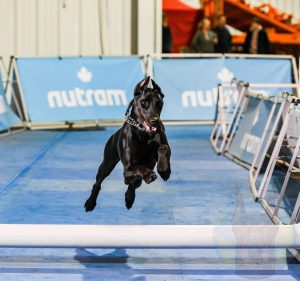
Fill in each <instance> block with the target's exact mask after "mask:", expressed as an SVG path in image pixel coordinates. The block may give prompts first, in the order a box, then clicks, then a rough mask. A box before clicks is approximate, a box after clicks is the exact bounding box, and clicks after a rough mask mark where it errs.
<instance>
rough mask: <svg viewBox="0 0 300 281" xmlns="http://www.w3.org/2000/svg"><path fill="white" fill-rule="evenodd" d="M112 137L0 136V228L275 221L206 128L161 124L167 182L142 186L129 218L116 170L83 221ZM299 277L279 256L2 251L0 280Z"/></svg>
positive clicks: (290, 263) (215, 252)
mask: <svg viewBox="0 0 300 281" xmlns="http://www.w3.org/2000/svg"><path fill="white" fill-rule="evenodd" d="M115 130H116V128H108V129H107V130H105V131H80V132H75V131H73V132H69V131H68V132H63V131H26V132H22V133H19V134H16V135H13V136H10V137H4V138H1V139H0V155H1V160H0V163H1V167H2V168H1V170H0V223H38V224H42V223H65V224H271V221H270V220H269V218H268V216H267V215H266V214H265V212H264V210H263V209H262V207H261V206H260V205H259V204H257V203H254V202H253V199H252V195H251V193H250V189H249V186H248V178H247V171H246V170H245V169H243V168H241V167H240V166H238V165H236V164H234V163H232V162H231V161H229V160H228V159H226V158H224V157H219V156H216V155H215V153H214V152H213V150H212V149H211V147H210V144H209V134H210V131H211V127H198V126H189V127H187V126H185V127H183V126H176V127H167V134H168V137H169V141H170V145H171V147H172V160H171V161H172V176H171V179H170V181H168V182H164V181H163V180H161V179H158V180H156V181H155V182H154V183H152V184H150V185H147V184H143V185H142V186H141V187H140V188H139V189H138V190H137V196H136V201H135V204H134V206H133V208H132V209H131V210H129V211H128V210H127V209H126V207H125V203H124V193H125V191H126V186H125V185H124V183H123V178H122V166H121V165H118V166H117V167H116V168H115V170H114V171H113V173H112V174H111V175H110V176H109V177H108V178H107V179H106V180H105V181H104V182H103V185H102V190H101V193H100V196H99V199H98V205H97V207H96V209H95V210H94V211H93V212H92V213H88V214H86V213H85V212H84V209H83V204H84V202H85V199H86V198H87V197H88V196H89V193H90V191H91V187H92V184H93V182H94V177H95V174H96V171H97V168H98V165H99V163H100V161H101V159H102V152H103V149H104V145H105V143H106V140H107V139H108V138H109V136H110V135H111V134H112V133H113V132H114V131H115ZM218 235H219V234H218ZM219 237H221V236H219ZM299 272H300V271H299V266H298V263H297V262H296V261H295V260H294V259H293V258H292V257H290V256H289V255H288V254H287V252H286V251H285V250H276V251H275V250H270V249H261V250H248V249H247V250H128V249H123V250H122V249H121V250H115V249H111V250H109V249H106V250H101V249H99V250H89V249H0V280H1V281H2V280H13V281H14V280H22V281H24V280H72V281H76V280H242V279H243V280H244V279H256V280H260V279H263V280H298V279H297V278H298V275H299ZM299 280H300V279H299Z"/></svg>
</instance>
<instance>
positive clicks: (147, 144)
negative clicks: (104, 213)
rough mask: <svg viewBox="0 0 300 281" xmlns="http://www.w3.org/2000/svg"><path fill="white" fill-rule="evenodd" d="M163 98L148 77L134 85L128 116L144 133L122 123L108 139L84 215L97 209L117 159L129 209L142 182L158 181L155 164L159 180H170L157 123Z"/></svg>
mask: <svg viewBox="0 0 300 281" xmlns="http://www.w3.org/2000/svg"><path fill="white" fill-rule="evenodd" d="M163 97H164V95H163V93H162V92H161V89H160V87H159V86H158V85H157V84H156V83H155V82H154V81H153V80H152V79H151V78H150V77H148V78H146V79H144V80H142V81H141V82H140V83H138V84H137V86H136V87H135V90H134V99H133V103H132V109H131V113H130V117H131V118H133V119H134V120H136V121H137V122H138V123H139V124H141V125H142V126H141V127H143V128H144V130H143V131H141V130H139V129H138V128H137V127H134V126H132V125H130V124H128V123H127V122H125V123H124V124H123V126H122V128H120V129H119V130H118V131H117V132H116V133H115V134H113V135H112V136H111V137H110V138H109V140H108V142H107V143H106V146H105V149H104V158H103V161H102V163H101V165H100V167H99V169H98V173H97V176H96V182H95V184H94V185H93V189H92V192H91V195H90V197H89V198H88V199H87V201H86V202H85V205H84V207H85V210H86V212H89V211H92V210H93V209H94V208H95V207H96V201H97V197H98V194H99V192H100V189H101V184H102V182H103V180H104V179H105V178H106V177H107V176H108V175H109V174H110V173H111V171H112V170H113V169H114V167H115V166H116V164H117V163H118V162H119V161H120V160H121V162H122V164H123V166H124V173H123V174H124V182H125V184H126V185H128V189H127V191H126V193H125V204H126V207H127V208H128V209H130V208H131V207H132V205H133V203H134V199H135V190H136V189H137V188H138V187H140V186H141V184H142V181H143V180H144V181H145V182H146V183H147V184H149V183H151V182H153V181H154V180H155V179H156V178H157V175H156V173H155V172H154V171H153V169H154V167H155V165H156V163H157V172H158V174H159V175H160V176H161V178H162V179H163V180H165V181H166V180H168V179H169V177H170V175H171V166H170V156H171V149H170V147H169V144H168V140H167V137H166V134H165V129H164V126H163V124H162V122H161V120H160V113H161V111H162V108H163Z"/></svg>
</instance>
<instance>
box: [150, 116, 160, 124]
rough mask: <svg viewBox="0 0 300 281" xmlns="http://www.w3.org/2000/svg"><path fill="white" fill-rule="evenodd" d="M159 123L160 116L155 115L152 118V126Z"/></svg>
mask: <svg viewBox="0 0 300 281" xmlns="http://www.w3.org/2000/svg"><path fill="white" fill-rule="evenodd" d="M158 122H159V116H158V115H154V116H152V117H151V118H150V123H151V125H156V124H157V123H158Z"/></svg>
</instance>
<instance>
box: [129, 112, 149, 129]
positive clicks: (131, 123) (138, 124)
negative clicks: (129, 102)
mask: <svg viewBox="0 0 300 281" xmlns="http://www.w3.org/2000/svg"><path fill="white" fill-rule="evenodd" d="M125 121H126V122H127V123H128V124H130V125H131V126H133V127H136V128H137V129H138V130H139V131H145V128H144V127H143V125H142V124H140V123H138V122H136V121H135V119H133V118H132V117H130V116H129V115H125Z"/></svg>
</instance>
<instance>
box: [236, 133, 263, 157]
mask: <svg viewBox="0 0 300 281" xmlns="http://www.w3.org/2000/svg"><path fill="white" fill-rule="evenodd" d="M259 143H260V138H259V137H257V136H255V135H251V134H249V133H245V135H244V137H243V139H242V142H241V149H243V150H246V151H247V152H249V153H252V154H255V153H256V151H257V149H258V146H259Z"/></svg>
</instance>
